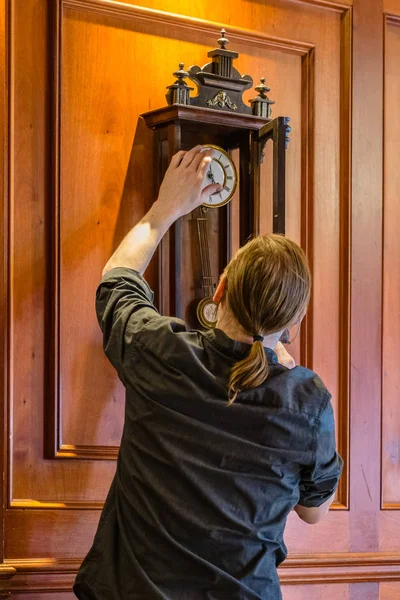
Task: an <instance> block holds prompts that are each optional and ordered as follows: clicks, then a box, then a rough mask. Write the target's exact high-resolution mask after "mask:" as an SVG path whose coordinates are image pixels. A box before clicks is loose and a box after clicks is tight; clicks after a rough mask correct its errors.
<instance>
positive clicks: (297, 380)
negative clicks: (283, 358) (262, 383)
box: [269, 366, 331, 418]
mask: <svg viewBox="0 0 400 600" xmlns="http://www.w3.org/2000/svg"><path fill="white" fill-rule="evenodd" d="M269 382H270V386H271V387H273V388H275V389H277V390H279V392H280V394H279V395H280V397H281V401H282V403H283V405H285V406H286V408H287V409H288V410H292V411H295V412H301V413H306V414H307V415H308V416H309V417H315V418H318V417H320V415H321V413H322V412H323V411H324V410H325V409H326V407H327V406H328V404H329V400H330V399H331V394H330V392H329V391H328V389H327V388H326V386H325V384H324V382H323V381H322V379H321V378H320V377H319V375H317V373H315V372H314V371H311V369H307V368H306V367H301V366H297V367H294V368H293V369H285V370H284V371H280V372H279V373H278V374H277V375H276V376H273V375H272V377H271V378H270V379H269Z"/></svg>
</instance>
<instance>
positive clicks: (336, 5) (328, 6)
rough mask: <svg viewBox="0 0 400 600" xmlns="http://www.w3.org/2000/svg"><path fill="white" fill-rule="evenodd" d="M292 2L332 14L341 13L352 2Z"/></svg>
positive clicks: (301, 0) (349, 6) (295, 0)
mask: <svg viewBox="0 0 400 600" xmlns="http://www.w3.org/2000/svg"><path fill="white" fill-rule="evenodd" d="M292 2H299V3H301V4H309V5H310V6H317V7H318V8H323V9H325V10H332V11H334V12H339V13H342V12H344V11H346V10H348V9H349V8H351V6H352V4H353V1H352V0H348V1H347V2H334V1H333V0H332V1H331V0H292Z"/></svg>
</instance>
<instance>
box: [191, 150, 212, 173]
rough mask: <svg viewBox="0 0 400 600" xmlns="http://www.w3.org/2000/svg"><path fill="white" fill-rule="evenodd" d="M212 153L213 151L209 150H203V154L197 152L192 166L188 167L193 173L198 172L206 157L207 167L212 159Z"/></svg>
mask: <svg viewBox="0 0 400 600" xmlns="http://www.w3.org/2000/svg"><path fill="white" fill-rule="evenodd" d="M212 153H213V151H212V150H211V148H210V149H209V150H203V152H199V153H198V154H197V155H196V156H195V157H194V159H193V161H192V164H191V165H190V166H191V168H192V169H194V170H195V171H198V170H199V168H200V166H201V164H202V161H203V160H204V159H205V158H206V157H208V158H209V159H210V160H209V161H208V162H207V163H206V164H207V165H209V164H210V161H211V158H212Z"/></svg>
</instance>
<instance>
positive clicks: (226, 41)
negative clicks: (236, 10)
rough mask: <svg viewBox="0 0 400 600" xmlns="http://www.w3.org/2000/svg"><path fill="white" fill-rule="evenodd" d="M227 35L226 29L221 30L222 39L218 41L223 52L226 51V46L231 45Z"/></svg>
mask: <svg viewBox="0 0 400 600" xmlns="http://www.w3.org/2000/svg"><path fill="white" fill-rule="evenodd" d="M225 34H226V31H225V29H221V37H220V38H219V40H218V44H219V45H220V48H221V50H226V48H225V46H226V45H227V44H229V40H228V38H227V37H226V35H225Z"/></svg>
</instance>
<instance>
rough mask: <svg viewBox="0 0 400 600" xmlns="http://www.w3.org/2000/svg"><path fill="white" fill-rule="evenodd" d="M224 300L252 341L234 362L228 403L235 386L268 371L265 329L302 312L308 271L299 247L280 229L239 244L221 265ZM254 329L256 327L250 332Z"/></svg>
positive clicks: (251, 384)
mask: <svg viewBox="0 0 400 600" xmlns="http://www.w3.org/2000/svg"><path fill="white" fill-rule="evenodd" d="M225 277H226V299H225V301H226V306H227V310H228V311H229V313H230V314H231V316H232V317H233V319H234V321H235V322H236V323H237V324H238V325H239V326H240V328H241V330H242V331H243V332H246V333H247V334H248V335H249V336H251V335H253V339H254V343H253V344H252V346H251V349H250V352H249V354H248V356H246V358H243V359H242V360H239V361H238V362H237V363H236V364H235V365H234V366H233V367H232V370H231V373H230V377H229V383H228V404H229V405H231V404H233V402H234V401H235V400H236V397H237V395H238V393H239V392H241V391H242V390H247V389H251V388H255V387H257V386H259V385H261V384H262V383H263V382H264V381H265V379H266V378H267V377H268V359H267V356H266V353H265V350H264V346H263V344H262V340H263V337H262V336H263V335H268V334H271V333H274V332H277V331H281V330H283V329H285V328H287V327H289V326H290V324H292V323H294V322H295V321H296V319H299V317H300V315H302V314H304V312H305V310H306V308H307V305H308V302H309V299H310V290H311V274H310V270H309V267H308V264H307V259H306V257H305V255H304V252H303V251H302V250H301V248H300V247H299V246H298V245H297V244H296V243H295V242H292V241H291V240H289V239H287V238H285V237H283V236H280V235H274V234H273V235H260V236H258V237H256V238H254V239H253V240H251V241H250V242H248V243H247V244H246V245H245V246H243V247H242V248H240V250H238V251H237V252H236V254H235V256H234V257H233V258H232V260H231V261H230V263H229V264H228V266H227V267H226V269H225ZM253 332H257V335H254V333H253Z"/></svg>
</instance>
